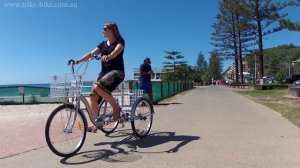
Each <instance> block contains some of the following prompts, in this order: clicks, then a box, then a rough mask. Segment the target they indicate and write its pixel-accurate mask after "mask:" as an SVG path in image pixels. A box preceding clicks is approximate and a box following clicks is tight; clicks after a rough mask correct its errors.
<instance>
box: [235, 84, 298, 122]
mask: <svg viewBox="0 0 300 168" xmlns="http://www.w3.org/2000/svg"><path fill="white" fill-rule="evenodd" d="M238 93H239V94H241V95H243V96H245V97H247V98H249V99H251V100H254V101H255V102H257V103H260V104H263V105H265V106H267V107H269V108H271V109H273V110H275V111H277V112H279V113H280V114H281V115H282V116H283V117H285V118H287V119H288V120H289V121H291V122H292V123H293V124H295V125H296V126H297V127H299V128H300V98H291V97H290V96H288V90H287V89H273V90H253V91H238Z"/></svg>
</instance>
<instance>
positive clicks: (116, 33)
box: [105, 22, 123, 40]
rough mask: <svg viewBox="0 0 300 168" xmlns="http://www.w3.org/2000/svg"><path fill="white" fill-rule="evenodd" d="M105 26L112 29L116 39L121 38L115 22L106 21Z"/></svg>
mask: <svg viewBox="0 0 300 168" xmlns="http://www.w3.org/2000/svg"><path fill="white" fill-rule="evenodd" d="M105 27H107V28H108V29H110V30H112V31H113V34H114V36H115V37H116V39H118V40H123V37H122V36H121V34H120V31H119V29H118V25H117V23H115V22H108V23H106V24H105Z"/></svg>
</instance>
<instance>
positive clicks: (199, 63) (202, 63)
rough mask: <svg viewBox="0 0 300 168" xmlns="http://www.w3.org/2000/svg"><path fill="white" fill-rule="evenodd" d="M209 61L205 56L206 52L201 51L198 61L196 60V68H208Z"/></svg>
mask: <svg viewBox="0 0 300 168" xmlns="http://www.w3.org/2000/svg"><path fill="white" fill-rule="evenodd" d="M207 67H208V65H207V62H206V60H205V58H204V54H203V53H202V52H200V53H199V54H198V58H197V62H196V68H197V69H202V70H207Z"/></svg>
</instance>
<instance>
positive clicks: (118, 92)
mask: <svg viewBox="0 0 300 168" xmlns="http://www.w3.org/2000/svg"><path fill="white" fill-rule="evenodd" d="M130 84H131V83H128V82H122V83H121V84H120V85H119V86H118V87H117V88H116V89H115V90H114V91H113V92H112V96H113V97H114V99H115V100H116V102H117V103H118V105H119V106H122V107H128V106H132V105H133V103H134V102H135V100H136V99H138V98H139V97H143V95H144V92H143V90H133V89H132V87H131V86H130Z"/></svg>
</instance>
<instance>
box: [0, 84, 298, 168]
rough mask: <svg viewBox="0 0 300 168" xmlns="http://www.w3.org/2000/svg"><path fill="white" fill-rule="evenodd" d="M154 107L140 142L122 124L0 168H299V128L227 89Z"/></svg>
mask: <svg viewBox="0 0 300 168" xmlns="http://www.w3.org/2000/svg"><path fill="white" fill-rule="evenodd" d="M155 109H156V114H155V118H154V124H153V127H152V131H151V133H150V135H149V136H148V137H147V138H145V139H142V140H139V139H136V138H134V136H133V135H132V131H131V130H130V124H127V125H126V127H125V128H124V129H119V130H118V131H117V132H115V133H114V134H112V135H111V137H105V136H104V135H103V134H102V133H97V134H88V136H87V139H86V142H85V144H84V146H83V148H82V149H81V150H80V152H79V153H78V154H77V155H76V156H73V157H70V158H60V157H57V156H55V155H54V154H53V153H51V151H50V150H49V149H48V148H47V147H43V148H39V149H36V150H31V151H28V152H25V153H21V154H19V155H15V156H11V157H7V158H3V159H1V160H0V167H5V168H10V167H11V168H16V167H22V168H32V167H43V168H57V167H68V166H70V167H82V168H83V167H84V168H86V167H89V168H94V167H95V168H96V167H97V168H98V167H105V168H111V167H118V168H120V167H122V168H127V167H128V168H135V167H138V168H148V167H149V168H150V167H151V168H152V167H158V168H162V167H166V168H170V167H172V168H182V167H184V168H189V167H191V168H194V167H197V168H198V167H199V168H299V167H300V157H299V156H300V129H299V128H297V127H295V126H294V125H292V124H291V123H290V122H289V121H288V120H286V119H285V118H283V117H281V116H280V115H279V114H278V113H277V112H275V111H273V110H271V109H269V108H267V107H265V106H262V105H260V104H257V103H255V102H253V101H251V100H248V99H246V98H244V97H242V96H240V95H238V94H236V93H234V92H232V91H231V90H229V89H228V88H225V87H222V86H215V87H213V86H208V87H197V88H196V89H194V90H193V91H191V92H190V93H188V94H187V95H185V96H182V97H180V98H179V99H177V100H175V101H174V102H172V103H171V104H169V105H168V104H162V105H159V106H156V107H155Z"/></svg>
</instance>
